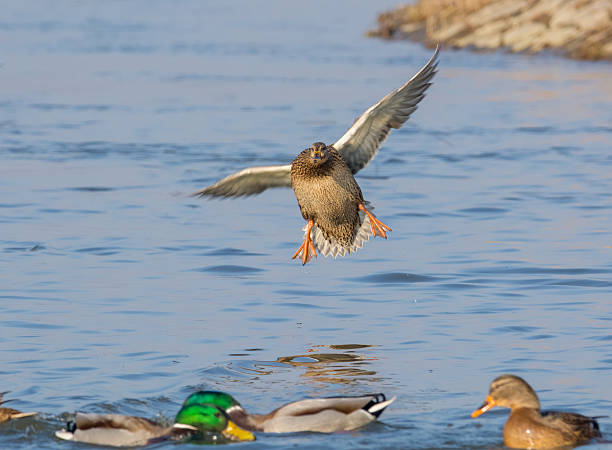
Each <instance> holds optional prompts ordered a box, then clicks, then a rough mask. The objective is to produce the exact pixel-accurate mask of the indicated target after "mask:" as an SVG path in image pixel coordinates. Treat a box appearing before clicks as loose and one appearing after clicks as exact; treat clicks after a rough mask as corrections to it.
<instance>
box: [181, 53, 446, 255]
mask: <svg viewBox="0 0 612 450" xmlns="http://www.w3.org/2000/svg"><path fill="white" fill-rule="evenodd" d="M437 56H438V48H436V50H435V52H434V54H433V56H432V57H431V59H430V60H429V61H428V62H427V64H425V66H423V68H422V69H421V70H419V72H417V74H416V75H415V76H413V77H412V78H411V79H410V80H409V81H408V82H406V83H405V84H404V85H403V86H401V87H400V88H399V89H397V90H395V91H393V92H391V93H390V94H388V95H387V96H385V97H384V98H383V99H382V100H380V101H379V102H378V103H376V104H375V105H373V106H371V107H370V108H368V109H367V110H366V111H365V112H364V113H363V114H362V115H361V117H359V118H358V119H357V120H356V121H355V123H354V124H353V125H352V126H351V127H350V128H349V129H348V131H347V132H346V133H345V134H344V136H342V137H341V138H340V139H339V140H338V141H336V142H335V143H334V144H333V145H330V146H327V145H325V144H323V143H322V142H316V143H314V144H313V145H312V147H311V148H308V149H306V150H304V151H303V152H301V153H300V154H299V155H298V156H297V157H296V158H295V159H294V160H293V162H292V163H291V164H287V165H282V166H265V167H249V168H247V169H243V170H241V171H240V172H237V173H235V174H233V175H229V176H228V177H226V178H224V179H222V180H221V181H218V182H217V183H215V184H213V185H211V186H208V187H206V188H204V189H201V190H200V191H198V192H196V193H194V194H193V195H199V196H210V197H235V196H241V195H253V194H258V193H260V192H263V191H264V190H266V189H267V188H270V187H281V186H286V187H289V186H291V187H293V190H294V192H295V195H296V198H297V201H298V205H299V207H300V211H301V212H302V216H303V217H304V219H305V220H306V221H307V225H306V227H305V228H304V231H305V236H304V243H303V244H302V245H301V246H300V248H299V249H298V250H297V252H295V254H294V255H293V258H294V259H295V258H296V257H297V256H298V255H299V254H300V253H301V255H302V258H301V259H302V264H306V263H307V262H308V261H309V260H310V259H311V258H312V257H313V256H317V252H316V250H315V245H316V247H317V248H318V249H319V252H321V253H322V254H323V255H324V256H328V255H332V256H333V257H334V258H335V257H336V256H338V255H340V256H344V255H345V253H346V252H349V253H350V252H355V251H357V249H358V248H361V247H362V246H363V243H364V242H365V241H367V240H368V239H369V238H370V236H381V237H384V238H386V236H387V235H386V232H387V231H391V228H389V227H388V226H387V225H385V224H383V223H382V222H380V221H379V220H378V219H376V217H375V216H374V214H372V213H371V211H370V210H368V208H369V206H368V204H367V202H365V201H364V199H363V195H362V193H361V189H360V188H359V185H358V184H357V182H356V181H355V178H354V177H353V175H354V174H355V173H357V172H358V171H359V170H360V169H362V168H364V167H365V166H366V165H367V164H368V162H370V160H371V159H372V158H373V157H374V155H376V152H377V151H378V148H379V147H380V144H381V143H382V141H384V140H385V138H386V137H387V135H388V134H389V131H390V130H391V128H400V127H401V126H402V125H403V124H404V122H405V121H406V120H408V118H409V117H410V115H411V114H412V113H413V112H414V110H416V108H417V105H418V103H419V102H420V101H421V100H422V99H423V97H424V96H425V91H426V90H427V88H428V87H429V86H430V84H431V83H430V80H431V79H432V77H433V76H434V75H435V73H436V67H437V65H438V64H437V60H436V58H437Z"/></svg>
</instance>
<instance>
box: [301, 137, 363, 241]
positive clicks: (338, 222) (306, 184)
mask: <svg viewBox="0 0 612 450" xmlns="http://www.w3.org/2000/svg"><path fill="white" fill-rule="evenodd" d="M317 147H318V148H324V149H325V150H326V151H327V152H328V158H327V160H326V161H325V162H323V163H321V164H319V165H315V164H313V161H312V158H311V149H310V148H308V149H306V150H304V151H303V152H301V153H300V154H299V155H298V156H297V157H296V158H295V159H294V160H293V163H292V164H291V185H292V186H293V190H294V191H295V196H296V198H297V201H298V205H299V207H300V211H301V212H302V216H303V217H304V219H306V220H309V219H312V220H314V222H315V224H316V225H317V226H318V227H319V228H320V229H321V231H322V232H323V235H324V236H325V238H326V239H328V240H329V239H330V238H331V237H334V238H336V240H337V241H338V243H339V244H341V245H342V246H343V247H346V248H348V247H350V246H351V245H352V243H353V241H354V239H355V235H356V234H357V230H358V229H359V226H360V225H361V219H360V217H359V203H363V194H362V193H361V189H360V188H359V185H358V184H357V182H356V181H355V178H354V177H353V174H352V173H351V170H350V169H349V167H348V166H347V165H346V163H345V162H344V160H343V159H342V156H340V154H339V153H338V152H337V151H336V149H334V148H333V147H332V146H325V144H323V143H321V142H317V143H315V144H313V148H317Z"/></svg>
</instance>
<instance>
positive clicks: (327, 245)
mask: <svg viewBox="0 0 612 450" xmlns="http://www.w3.org/2000/svg"><path fill="white" fill-rule="evenodd" d="M364 203H365V205H366V207H367V208H368V210H369V211H370V212H372V210H373V209H374V207H373V206H372V205H371V204H369V203H368V202H364ZM359 220H360V223H361V225H360V226H359V229H358V230H357V233H356V234H355V239H353V242H352V243H351V245H350V246H349V247H345V246H343V245H342V244H340V243H339V242H338V241H337V240H336V238H334V237H333V236H330V237H329V238H326V237H325V235H324V234H323V232H322V231H321V229H320V228H319V227H318V226H317V224H316V223H315V225H314V226H313V227H312V232H311V234H312V241H313V242H314V244H315V246H316V247H317V250H318V251H319V253H321V254H322V255H323V256H330V255H331V256H333V257H334V258H336V257H338V256H344V255H345V254H346V253H347V252H348V253H355V252H356V251H357V250H359V249H360V248H361V247H363V244H365V243H366V242H367V241H369V240H370V236H373V235H372V227H371V225H370V218H369V217H368V216H367V214H366V213H365V212H363V211H361V210H360V211H359ZM307 228H308V224H307V225H306V226H304V228H303V229H302V231H304V237H306V230H307Z"/></svg>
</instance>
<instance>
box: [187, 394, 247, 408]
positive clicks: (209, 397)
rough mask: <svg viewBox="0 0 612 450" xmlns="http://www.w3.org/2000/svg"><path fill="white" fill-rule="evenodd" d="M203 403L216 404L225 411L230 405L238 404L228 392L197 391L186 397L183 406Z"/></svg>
mask: <svg viewBox="0 0 612 450" xmlns="http://www.w3.org/2000/svg"><path fill="white" fill-rule="evenodd" d="M203 403H209V404H212V405H216V406H218V407H219V408H221V409H222V410H223V411H227V410H228V409H229V408H231V407H232V406H240V403H238V402H237V401H236V399H235V398H234V397H232V396H231V395H229V394H226V393H225V392H221V391H198V392H194V393H193V394H191V395H190V396H189V397H187V399H186V400H185V402H184V403H183V407H185V406H189V405H201V404H203Z"/></svg>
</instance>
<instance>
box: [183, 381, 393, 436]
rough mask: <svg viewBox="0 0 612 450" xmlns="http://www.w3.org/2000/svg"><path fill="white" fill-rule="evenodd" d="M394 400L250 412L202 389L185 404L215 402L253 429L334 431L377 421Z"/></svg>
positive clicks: (367, 398)
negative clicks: (265, 412) (266, 412)
mask: <svg viewBox="0 0 612 450" xmlns="http://www.w3.org/2000/svg"><path fill="white" fill-rule="evenodd" d="M394 400H395V397H393V398H391V399H389V400H387V399H386V398H385V396H384V394H373V395H362V396H358V397H327V398H312V399H305V400H299V401H297V402H292V403H288V404H286V405H284V406H281V407H280V408H277V409H275V410H274V411H272V412H271V413H269V414H249V413H248V412H246V410H245V409H244V408H243V407H242V406H241V405H240V403H238V402H237V401H236V399H234V397H232V396H231V395H229V394H226V393H224V392H218V391H199V392H196V393H194V394H191V395H190V396H189V397H187V400H185V403H183V407H185V406H189V405H197V404H200V403H204V402H205V403H212V404H214V405H216V406H218V407H219V408H221V409H223V410H224V411H225V412H226V413H227V415H228V416H229V417H230V419H231V420H232V422H234V423H236V425H237V426H239V427H240V428H243V429H245V430H249V431H264V432H267V433H294V432H299V431H314V432H319V433H333V432H336V431H348V430H354V429H355V428H359V427H362V426H364V425H367V424H368V423H370V422H373V421H375V420H376V418H377V417H378V416H380V414H381V413H382V412H383V411H384V410H385V408H386V407H387V406H389V405H390V404H391V403H393V401H394Z"/></svg>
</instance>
